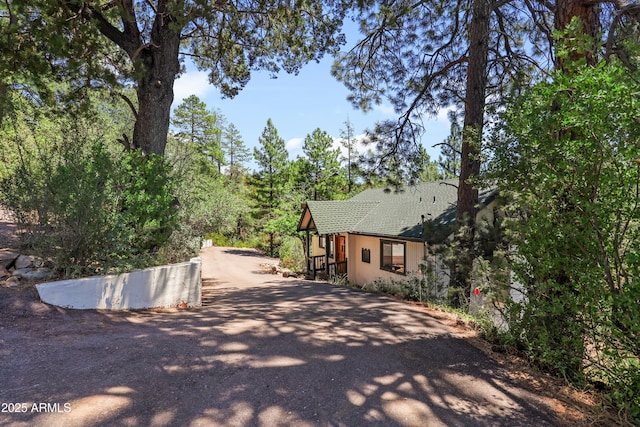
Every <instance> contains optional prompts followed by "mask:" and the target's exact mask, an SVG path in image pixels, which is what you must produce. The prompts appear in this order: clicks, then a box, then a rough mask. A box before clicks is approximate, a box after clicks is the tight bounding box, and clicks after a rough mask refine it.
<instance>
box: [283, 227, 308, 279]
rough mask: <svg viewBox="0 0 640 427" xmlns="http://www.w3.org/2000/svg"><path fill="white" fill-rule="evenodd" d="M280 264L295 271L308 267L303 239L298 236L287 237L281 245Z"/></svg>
mask: <svg viewBox="0 0 640 427" xmlns="http://www.w3.org/2000/svg"><path fill="white" fill-rule="evenodd" d="M280 265H281V266H282V267H284V268H288V269H290V270H293V271H304V270H305V268H306V262H305V256H304V248H303V247H302V241H301V240H300V239H299V238H297V237H291V236H288V237H285V238H284V239H282V244H281V245H280Z"/></svg>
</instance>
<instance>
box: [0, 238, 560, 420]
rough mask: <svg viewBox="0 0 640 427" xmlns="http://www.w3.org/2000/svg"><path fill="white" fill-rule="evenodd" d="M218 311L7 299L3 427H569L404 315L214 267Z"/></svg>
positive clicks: (394, 305)
mask: <svg viewBox="0 0 640 427" xmlns="http://www.w3.org/2000/svg"><path fill="white" fill-rule="evenodd" d="M202 255H203V279H204V285H205V288H204V292H203V296H204V298H203V300H204V304H205V305H204V306H203V307H201V308H197V309H187V310H177V309H176V310H147V311H136V312H116V313H113V312H112V313H109V312H104V311H94V310H88V311H75V310H67V309H60V308H55V307H50V306H47V305H45V304H42V303H40V302H38V300H37V298H36V296H35V295H34V294H33V293H30V291H15V290H8V289H0V360H1V364H0V404H1V405H2V407H1V408H0V425H2V426H47V427H51V426H65V427H66V426H98V425H105V426H107V425H108V426H112V425H117V426H296V427H300V426H365V425H380V426H440V425H441V426H474V425H478V426H489V425H491V426H531V425H536V426H539V425H553V424H555V423H556V420H554V418H553V417H552V416H551V415H549V414H550V412H549V411H548V410H547V409H546V406H545V401H544V400H543V399H541V398H539V397H537V396H535V395H533V394H531V393H529V392H527V391H526V390H525V389H523V388H521V387H520V386H518V385H516V384H514V383H513V382H512V381H510V380H509V379H508V376H507V374H506V372H505V371H503V369H502V368H500V367H499V366H498V365H497V364H495V363H494V362H493V361H492V360H490V359H488V358H487V357H486V356H484V355H483V353H481V352H480V351H479V350H477V349H476V348H475V347H472V346H471V345H469V344H468V343H467V342H466V341H464V340H462V339H460V338H457V337H456V335H455V331H453V330H452V329H450V328H449V327H447V326H445V325H443V324H441V323H439V322H438V321H437V320H435V319H433V318H431V317H429V316H427V315H426V314H425V313H424V312H423V311H421V310H420V309H418V308H414V307H411V306H408V305H405V304H402V303H399V302H396V301H394V300H392V299H389V298H386V297H382V296H377V295H372V294H367V293H362V292H356V291H353V290H349V289H343V288H337V287H334V286H330V285H326V284H321V283H314V282H306V281H300V280H296V279H283V278H281V277H280V276H274V275H270V274H265V273H264V272H263V271H262V269H261V268H260V263H262V262H265V258H263V257H261V256H259V255H258V254H257V253H256V252H255V251H251V250H238V249H226V248H209V249H207V250H205V251H203V254H202Z"/></svg>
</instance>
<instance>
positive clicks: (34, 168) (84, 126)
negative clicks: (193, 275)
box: [0, 98, 176, 277]
mask: <svg viewBox="0 0 640 427" xmlns="http://www.w3.org/2000/svg"><path fill="white" fill-rule="evenodd" d="M14 102H16V104H18V103H19V104H20V105H21V109H20V112H19V113H17V114H15V115H13V117H12V119H11V121H5V122H4V123H3V128H2V130H1V136H2V138H0V140H1V141H2V143H1V144H2V146H1V148H2V152H3V155H5V156H7V158H9V160H10V163H8V164H7V165H6V169H5V170H4V171H3V173H2V176H1V177H2V181H1V183H0V188H1V189H2V190H1V192H0V198H1V200H2V203H3V205H4V206H6V207H8V208H9V209H10V210H11V211H13V212H14V214H15V216H16V218H17V219H18V223H19V225H20V227H21V228H22V229H23V231H24V235H23V242H24V243H25V245H27V247H28V248H29V249H30V250H31V251H34V252H35V253H37V254H38V255H40V256H42V257H43V258H44V259H49V260H51V262H52V263H53V267H54V268H55V269H56V270H57V271H58V272H59V273H60V274H62V275H63V276H67V277H69V276H77V275H87V274H96V273H105V272H110V271H118V270H122V269H130V268H136V267H146V266H148V265H149V264H153V263H155V262H158V261H162V258H161V257H159V256H158V254H159V251H160V249H161V248H162V247H163V246H165V245H166V244H167V242H168V240H169V238H170V236H171V234H172V232H173V230H174V228H175V226H176V206H175V204H174V189H175V186H174V185H175V183H174V181H173V180H172V178H171V175H170V170H169V166H168V165H167V163H166V162H165V161H164V159H162V158H161V157H159V156H154V155H145V154H143V153H141V152H140V151H139V150H133V151H127V152H125V153H123V152H122V150H121V149H120V150H116V149H114V148H118V147H117V146H116V147H114V144H113V143H111V144H110V143H109V140H111V141H113V140H114V139H115V137H116V136H117V131H118V127H114V126H113V125H112V120H111V118H110V117H109V116H107V115H106V114H105V113H104V111H109V108H105V109H103V111H102V112H100V111H94V112H93V114H92V115H91V116H89V117H76V116H75V115H73V116H71V117H70V116H69V115H66V116H65V115H60V114H59V112H57V111H51V110H49V109H45V108H39V107H36V106H34V105H33V104H31V103H30V102H29V101H28V100H27V99H24V98H23V99H20V100H15V101H14Z"/></svg>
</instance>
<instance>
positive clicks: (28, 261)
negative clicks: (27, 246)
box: [14, 255, 36, 270]
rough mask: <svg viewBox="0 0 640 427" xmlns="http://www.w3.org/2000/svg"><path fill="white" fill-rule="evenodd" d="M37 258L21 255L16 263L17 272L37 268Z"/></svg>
mask: <svg viewBox="0 0 640 427" xmlns="http://www.w3.org/2000/svg"><path fill="white" fill-rule="evenodd" d="M35 263H36V257H34V256H33V255H20V256H19V257H18V258H17V259H16V261H15V264H14V265H15V267H16V270H19V269H22V268H29V267H35V266H36V265H35Z"/></svg>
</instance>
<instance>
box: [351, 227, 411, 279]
mask: <svg viewBox="0 0 640 427" xmlns="http://www.w3.org/2000/svg"><path fill="white" fill-rule="evenodd" d="M381 240H385V241H390V242H402V243H405V245H406V246H405V256H406V271H407V273H408V274H407V275H403V274H397V273H392V272H390V271H386V270H381V269H380V241H381ZM363 249H368V250H369V251H370V257H369V259H370V262H369V263H367V262H363V261H362V250H363ZM348 254H349V281H351V282H353V283H357V284H359V285H364V284H366V283H369V282H372V281H374V280H376V279H387V280H391V279H392V280H404V279H406V278H407V277H408V276H409V275H410V274H412V273H415V272H416V271H417V270H418V266H419V265H420V262H421V260H422V257H423V244H422V243H420V242H407V241H403V240H397V239H385V238H380V237H371V236H362V235H355V234H350V235H349V238H348Z"/></svg>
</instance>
